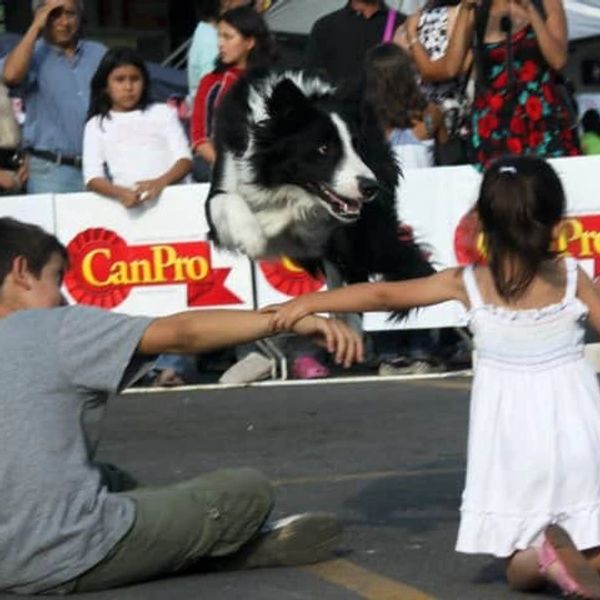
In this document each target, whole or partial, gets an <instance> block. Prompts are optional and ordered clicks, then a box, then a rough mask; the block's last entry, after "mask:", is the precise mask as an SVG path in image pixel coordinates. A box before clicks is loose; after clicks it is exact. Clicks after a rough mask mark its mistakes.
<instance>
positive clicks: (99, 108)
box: [87, 46, 150, 120]
mask: <svg viewBox="0 0 600 600" xmlns="http://www.w3.org/2000/svg"><path fill="white" fill-rule="evenodd" d="M126 65H132V66H134V67H136V68H137V69H139V71H140V73H141V74H142V80H143V86H142V95H141V96H140V101H139V102H138V104H137V106H135V107H134V108H135V109H139V110H145V109H146V108H147V106H148V104H150V75H149V74H148V68H147V67H146V64H145V63H144V59H143V58H142V57H141V55H140V54H139V52H137V50H133V49H132V48H127V47H125V46H118V47H115V48H111V49H110V50H108V51H107V52H106V54H105V55H104V57H103V58H102V60H101V61H100V65H99V66H98V69H96V72H95V73H94V76H93V77H92V83H91V93H90V108H89V110H88V115H87V118H88V120H89V119H91V118H92V117H95V116H96V115H100V118H101V120H102V119H104V118H105V117H107V116H108V113H109V112H110V110H111V108H112V101H111V99H110V97H109V95H108V92H107V91H106V87H107V85H108V77H109V75H110V74H111V73H112V72H113V71H114V70H115V69H116V68H118V67H123V66H126Z"/></svg>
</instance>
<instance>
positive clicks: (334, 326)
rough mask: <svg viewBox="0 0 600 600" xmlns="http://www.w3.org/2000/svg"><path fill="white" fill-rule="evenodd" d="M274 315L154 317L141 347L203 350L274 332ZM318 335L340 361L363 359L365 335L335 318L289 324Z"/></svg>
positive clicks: (155, 351)
mask: <svg viewBox="0 0 600 600" xmlns="http://www.w3.org/2000/svg"><path fill="white" fill-rule="evenodd" d="M272 319H273V315H270V314H262V313H258V312H255V311H243V310H202V311H188V312H184V313H178V314H175V315H171V316H168V317H162V318H159V319H156V320H155V321H153V322H152V323H151V324H150V326H149V327H148V329H146V331H145V332H144V335H143V336H142V339H141V340H140V343H139V344H138V348H137V351H138V352H139V353H141V354H160V353H163V352H166V353H176V354H188V353H189V354H193V353H203V352H210V351H212V350H216V349H218V348H223V347H226V346H232V345H236V344H243V343H245V342H251V341H254V340H257V339H260V338H263V337H267V336H270V335H273V334H274V333H275V330H274V328H273V322H272ZM289 329H290V330H293V331H294V332H295V333H298V334H300V335H309V336H317V337H319V338H321V340H323V342H324V344H325V345H326V347H327V350H328V351H329V352H335V358H336V360H337V361H338V362H340V363H344V364H345V365H346V366H349V365H350V364H352V362H356V361H357V360H362V352H363V349H362V339H361V338H360V336H359V335H358V334H356V333H355V332H354V331H352V329H350V328H349V327H348V326H346V325H345V324H344V323H341V322H340V321H336V320H335V319H322V318H320V317H312V316H311V317H308V318H305V319H302V320H300V321H299V322H298V323H296V324H294V326H293V327H290V328H289Z"/></svg>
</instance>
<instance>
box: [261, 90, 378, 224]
mask: <svg viewBox="0 0 600 600" xmlns="http://www.w3.org/2000/svg"><path fill="white" fill-rule="evenodd" d="M265 108H266V118H263V119H260V120H259V121H258V122H257V123H256V124H255V126H254V147H253V156H252V161H253V165H254V169H255V171H256V174H257V180H258V181H260V182H261V184H262V185H265V186H266V187H275V186H280V185H290V184H291V185H296V186H299V187H300V188H302V189H304V190H305V191H307V192H308V193H309V194H310V195H311V196H312V197H313V198H314V199H315V201H316V202H319V203H320V204H321V205H322V207H323V208H324V209H325V210H326V211H327V212H328V213H329V214H330V215H331V216H332V217H333V218H335V219H337V220H338V221H341V222H343V223H349V222H352V221H355V220H356V219H358V218H359V216H360V213H361V209H362V205H363V202H368V201H369V200H371V199H372V198H373V197H374V196H375V195H376V193H377V192H378V189H379V187H378V183H377V180H376V178H375V176H374V174H373V172H372V171H371V169H369V168H368V167H367V165H366V164H365V163H364V162H363V160H361V158H360V157H359V155H358V152H357V150H356V146H355V143H354V142H353V134H352V131H351V126H350V125H349V123H348V122H347V121H346V120H345V119H344V117H343V116H342V115H341V113H339V112H336V110H335V108H334V107H333V105H332V104H331V103H330V100H329V99H328V96H327V94H325V95H321V96H319V95H317V94H311V95H307V94H305V93H304V92H303V91H302V90H301V89H300V87H298V85H296V83H294V82H293V81H292V80H291V79H289V78H284V79H282V80H281V81H279V82H278V83H277V84H276V85H274V87H273V88H272V90H271V91H270V93H269V94H268V95H267V97H266V98H265Z"/></svg>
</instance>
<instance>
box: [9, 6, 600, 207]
mask: <svg viewBox="0 0 600 600" xmlns="http://www.w3.org/2000/svg"><path fill="white" fill-rule="evenodd" d="M270 4H271V3H270V2H265V0H257V1H254V2H251V1H249V0H212V1H208V0H207V1H204V2H202V3H199V17H200V18H199V22H198V25H197V28H196V30H195V33H194V36H193V40H192V44H191V46H190V50H189V56H188V85H189V96H188V99H187V101H188V103H189V105H190V107H192V110H191V119H190V129H189V131H188V132H187V136H186V132H184V129H183V126H182V123H181V122H178V120H177V118H176V116H175V113H174V112H173V111H171V110H170V109H169V108H167V107H165V106H164V105H156V104H152V103H151V102H150V101H149V87H150V80H149V77H148V72H147V70H146V68H145V66H144V62H143V60H142V58H141V57H140V56H139V55H137V53H136V52H135V51H133V50H126V49H118V48H117V49H112V50H110V51H108V53H107V49H106V48H105V47H104V46H103V45H102V44H99V43H97V42H92V41H88V40H85V39H83V38H82V37H81V23H82V16H83V10H84V6H83V0H33V1H32V9H33V13H34V17H33V20H32V22H31V25H30V27H29V29H28V30H27V31H26V33H25V34H24V35H23V36H22V38H21V39H20V41H19V42H18V44H17V45H16V47H15V48H14V49H13V50H12V51H11V52H10V53H9V54H8V55H7V56H6V57H5V58H4V59H2V61H1V62H0V70H1V73H2V79H3V82H4V84H6V86H8V87H9V88H10V89H11V90H12V93H13V94H15V95H18V96H19V97H21V98H22V99H23V101H24V105H25V107H26V120H25V124H24V127H23V130H22V134H21V133H20V132H19V128H18V127H17V126H16V125H15V124H14V120H13V122H12V123H10V121H11V118H12V114H11V111H10V110H8V109H7V106H8V103H9V100H8V98H7V97H6V93H5V90H3V89H0V114H1V115H2V117H1V118H0V189H1V190H3V191H4V193H18V192H21V191H24V190H26V191H27V192H28V193H62V192H77V191H82V190H84V189H90V190H93V191H96V192H98V193H100V194H103V195H105V196H107V197H110V198H114V199H117V200H119V201H120V202H121V203H122V204H123V205H124V206H125V207H127V208H132V207H139V206H140V205H145V203H147V202H151V201H153V200H155V199H157V198H158V197H159V196H160V193H161V191H162V189H163V188H164V187H165V186H167V185H172V184H175V183H179V182H186V181H188V180H189V178H190V173H191V174H192V175H193V178H194V179H195V180H196V181H208V180H209V178H210V170H211V167H212V164H213V163H214V160H215V150H214V146H213V144H212V127H213V119H214V114H215V111H216V110H217V107H218V104H219V101H220V99H221V98H222V97H223V95H224V94H226V93H227V91H228V89H229V88H230V87H231V85H232V84H233V83H234V82H235V81H236V80H237V79H238V78H239V77H241V76H242V75H243V73H244V72H245V71H246V70H247V69H249V68H252V67H268V66H272V65H275V64H277V62H278V52H277V50H276V45H275V42H274V39H273V36H272V35H271V33H270V32H269V30H268V27H267V25H266V22H265V20H264V18H263V16H262V15H261V12H262V11H263V10H264V9H265V8H267V7H268V6H269V5H270ZM566 59H567V33H566V18H565V13H564V9H563V7H562V3H561V2H559V1H557V0H427V2H426V3H425V4H424V6H423V7H422V9H421V10H419V11H417V12H416V13H415V14H412V15H404V14H402V13H400V12H398V11H396V10H394V9H390V8H389V7H388V6H387V5H386V4H385V2H383V0H348V2H347V3H346V5H345V6H343V7H342V8H341V9H339V10H336V11H333V12H331V13H329V14H327V15H325V16H323V17H321V18H320V19H318V20H316V22H315V23H314V25H313V27H312V30H311V32H310V35H309V37H308V42H307V46H306V52H305V57H304V66H305V67H307V68H310V69H313V70H315V69H316V70H318V71H320V72H322V73H323V74H324V76H326V77H328V78H330V79H332V80H333V81H334V82H336V83H337V84H338V85H339V86H344V85H349V84H350V82H351V81H356V80H357V79H359V78H360V79H361V81H362V85H363V88H362V89H363V93H364V98H365V99H366V100H367V101H368V102H370V103H371V105H372V107H373V109H374V111H375V114H376V115H377V117H378V119H379V121H380V125H381V127H382V129H383V130H384V132H385V134H386V136H387V138H388V140H389V142H390V144H391V145H392V147H393V148H394V150H395V152H396V155H397V157H398V160H399V162H400V164H401V166H402V167H404V168H417V167H424V166H432V165H435V164H444V165H449V164H464V163H473V164H475V165H476V166H478V167H480V168H481V167H485V166H486V165H487V164H489V163H490V162H491V161H492V160H494V159H495V158H497V157H499V156H501V155H503V154H531V155H536V156H542V157H556V156H573V155H577V154H580V153H581V146H580V142H579V134H578V132H579V123H578V119H577V115H576V114H575V112H574V110H573V107H572V103H570V102H569V97H568V93H567V92H566V86H565V85H564V82H563V81H562V79H561V76H560V70H561V69H562V67H563V66H564V65H565V62H566ZM67 90H68V92H67ZM10 126H12V130H11V128H10ZM582 126H583V130H584V136H583V139H582V142H583V143H582V146H583V151H584V152H586V153H594V152H598V151H599V146H600V141H599V140H600V117H598V113H595V114H593V113H588V114H586V116H585V118H584V119H583V121H582ZM84 130H85V135H84ZM11 131H12V133H11ZM15 131H16V136H15ZM19 136H20V138H21V139H18V138H19ZM140 153H141V154H140ZM140 156H144V157H146V158H147V160H146V159H144V160H140V158H139V157H140ZM140 169H141V170H140Z"/></svg>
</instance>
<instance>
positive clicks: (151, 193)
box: [119, 177, 166, 208]
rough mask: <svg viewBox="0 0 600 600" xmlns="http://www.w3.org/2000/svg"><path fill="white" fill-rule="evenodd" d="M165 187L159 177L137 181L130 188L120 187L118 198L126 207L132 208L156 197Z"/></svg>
mask: <svg viewBox="0 0 600 600" xmlns="http://www.w3.org/2000/svg"><path fill="white" fill-rule="evenodd" d="M165 187H166V184H165V183H164V182H163V180H162V179H161V178H160V177H157V178H156V179H147V180H145V181H138V182H136V184H135V185H134V186H133V187H132V188H122V191H121V192H120V193H119V200H120V201H121V203H122V204H123V205H124V206H125V207H126V208H134V207H136V206H140V205H142V204H144V203H145V202H149V201H151V200H155V199H156V198H158V197H159V196H160V195H161V194H162V191H163V190H164V189H165Z"/></svg>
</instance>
